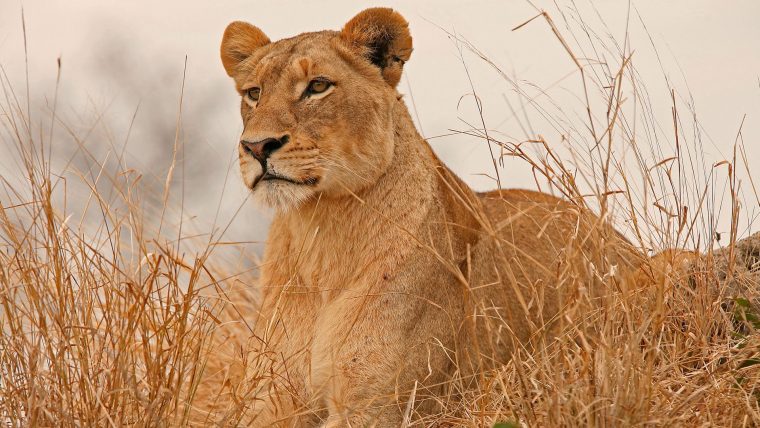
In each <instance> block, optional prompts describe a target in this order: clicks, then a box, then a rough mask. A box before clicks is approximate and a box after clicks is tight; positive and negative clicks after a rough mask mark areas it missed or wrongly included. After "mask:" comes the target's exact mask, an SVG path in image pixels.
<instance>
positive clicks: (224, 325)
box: [0, 14, 760, 426]
mask: <svg viewBox="0 0 760 428" xmlns="http://www.w3.org/2000/svg"><path fill="white" fill-rule="evenodd" d="M562 18H563V20H564V21H565V23H566V24H567V22H570V21H573V20H574V19H575V18H579V17H577V16H566V15H564V14H563V15H562ZM538 20H543V21H544V22H545V23H547V24H549V28H550V30H551V31H552V32H553V33H554V34H556V36H557V38H558V40H559V41H560V43H561V44H562V46H563V47H564V48H565V49H566V51H567V53H568V54H569V55H570V57H571V59H572V60H573V61H574V63H575V64H576V65H577V67H578V71H579V72H578V77H579V79H580V82H579V83H580V85H581V86H582V94H583V95H584V96H585V100H584V101H583V103H584V104H585V106H586V107H587V109H586V112H585V113H586V117H583V118H580V119H579V118H578V117H574V118H570V117H568V116H566V115H563V114H560V113H558V111H561V109H559V110H553V109H552V107H553V106H552V105H551V103H550V102H547V103H546V104H540V103H538V102H537V101H535V99H534V98H532V97H531V96H529V95H528V94H527V93H526V92H525V91H524V87H522V86H520V85H519V84H518V83H516V82H514V81H512V80H511V79H510V78H509V77H508V76H507V74H505V73H502V76H504V77H505V79H507V81H508V82H509V84H510V85H512V86H513V88H514V90H515V92H516V93H517V94H518V96H520V97H522V98H523V99H524V100H525V104H526V105H527V106H528V108H530V109H533V111H534V112H537V113H538V114H539V115H541V116H542V117H543V118H544V119H545V120H546V121H547V122H548V123H551V124H553V126H554V130H556V131H558V134H559V135H561V136H562V137H561V139H560V140H559V141H553V142H552V141H548V140H547V139H546V138H544V137H541V136H540V135H533V136H532V137H531V138H526V139H524V140H518V141H516V140H512V139H509V138H501V137H502V136H501V135H499V134H498V133H496V132H493V131H488V129H487V127H486V124H485V122H483V123H482V126H473V127H468V129H465V130H460V131H458V132H462V133H466V134H469V135H475V136H478V137H480V138H483V139H484V140H487V143H488V144H489V147H491V148H492V150H493V153H494V164H495V165H496V164H497V163H498V162H500V161H501V158H502V157H504V156H510V157H517V158H519V159H521V162H525V164H527V165H529V166H530V167H531V168H532V169H533V171H534V173H535V175H536V177H537V180H536V182H537V184H538V185H540V186H542V187H543V189H544V190H551V191H554V192H556V193H559V194H561V195H563V196H564V197H566V198H568V199H570V200H572V201H575V202H576V203H577V204H580V205H582V206H587V207H589V208H590V209H592V210H593V211H595V212H596V213H598V214H600V216H602V217H603V218H605V219H607V220H609V221H610V222H614V223H615V224H618V225H627V226H625V227H623V230H624V231H625V232H626V233H627V235H628V236H629V237H631V239H632V241H633V242H634V244H635V245H637V246H638V247H640V248H641V249H642V250H643V251H644V252H647V251H648V250H650V249H654V250H658V249H663V248H684V247H687V246H694V245H695V244H696V245H698V246H699V248H700V249H701V250H703V251H706V252H707V254H706V255H705V256H704V257H702V258H700V259H699V260H698V261H697V262H695V263H694V264H693V265H691V266H690V267H689V270H688V274H685V273H684V271H683V270H681V269H677V268H676V269H673V268H672V267H671V265H670V264H666V263H664V264H663V263H654V264H652V265H651V266H649V267H650V268H651V269H648V270H647V271H646V273H645V275H643V276H630V277H626V278H625V280H623V281H622V282H618V281H615V280H614V279H613V277H612V276H610V275H603V272H600V274H599V275H598V278H597V279H598V282H599V283H600V285H601V286H602V287H604V289H606V290H609V293H608V295H607V297H606V298H605V299H604V300H603V302H602V303H601V304H596V303H595V304H593V305H590V304H589V302H587V301H584V299H578V301H577V302H575V303H574V304H573V305H569V306H568V307H567V308H566V310H564V311H563V314H562V315H563V320H562V325H563V327H562V329H561V331H560V333H559V335H558V337H557V339H556V340H553V341H551V342H550V343H549V344H548V345H547V346H546V347H545V348H543V349H542V350H540V351H538V352H532V353H528V352H522V351H521V352H518V353H517V354H516V355H514V357H513V359H512V361H511V362H509V363H508V364H506V365H504V366H503V367H501V368H500V369H499V370H497V371H496V372H492V373H483V374H482V375H481V376H480V377H479V378H478V379H477V380H476V381H475V382H474V383H473V382H471V379H453V380H452V381H451V388H450V390H451V394H450V395H449V396H448V397H444V398H441V397H436V398H435V399H436V400H439V401H440V402H441V404H442V406H441V409H442V410H441V412H440V413H438V414H436V415H433V416H430V415H428V416H426V417H425V418H423V419H420V418H417V417H416V416H415V415H414V412H412V411H410V413H409V414H410V416H411V417H410V424H411V425H423V424H425V425H428V424H430V425H435V424H437V425H441V426H490V425H493V424H496V423H500V422H501V423H503V424H504V425H502V426H510V424H513V425H515V426H516V425H528V426H580V425H589V426H591V425H594V426H596V425H599V426H607V425H612V426H619V425H620V426H632V425H662V426H677V425H680V426H700V425H709V426H753V425H757V424H760V390H759V388H760V370H758V367H760V364H758V358H760V357H759V355H760V337H758V335H757V333H756V329H757V328H759V327H760V325H758V312H757V310H756V306H753V305H754V304H756V302H758V301H760V285H759V284H758V276H757V266H756V263H757V262H756V260H755V261H754V262H751V263H750V265H749V266H747V269H745V271H746V272H745V275H744V276H739V275H736V274H734V273H733V272H734V269H733V265H734V263H736V260H735V259H736V253H735V251H734V250H733V249H732V248H733V244H734V243H735V242H736V240H737V237H738V235H739V233H740V231H739V229H738V218H739V215H740V209H741V206H742V203H741V194H742V193H741V189H740V188H739V182H738V180H737V179H736V171H737V169H738V168H741V167H746V164H745V163H744V162H743V159H742V155H741V154H742V149H741V147H742V146H741V144H737V145H736V149H735V155H734V158H733V159H730V160H727V161H726V162H725V163H722V162H721V163H718V164H717V165H716V166H714V167H712V168H708V170H704V168H702V169H699V168H700V166H699V165H696V166H695V162H694V158H693V154H689V152H687V151H685V150H682V149H681V148H680V147H681V146H682V145H683V144H684V141H683V138H684V133H683V131H682V128H683V126H682V123H681V122H682V118H681V116H680V115H679V109H678V105H677V102H676V94H675V93H671V94H666V95H667V96H672V99H673V110H672V117H670V118H667V119H668V122H670V123H672V124H673V126H672V128H673V133H672V135H671V136H670V137H669V139H668V141H669V142H670V143H673V144H671V145H670V147H672V148H673V152H672V153H670V154H668V153H663V152H664V151H666V149H662V148H661V147H662V146H663V145H661V144H660V143H661V142H662V141H663V140H662V139H666V138H667V137H665V136H663V135H661V136H660V137H659V139H658V138H656V137H655V138H653V137H652V135H657V133H658V132H659V131H657V130H656V128H658V126H659V123H656V121H655V119H653V117H652V116H650V113H651V110H647V104H648V95H647V93H646V91H645V90H644V87H643V85H642V82H640V81H639V78H638V74H637V72H636V70H635V68H634V67H633V63H634V61H633V60H632V57H631V54H630V52H632V50H631V48H630V47H629V46H627V44H624V46H622V47H620V46H611V47H610V46H608V45H606V44H605V43H604V42H602V40H601V38H600V37H598V36H596V35H595V34H594V33H593V32H592V31H591V30H590V29H589V28H588V27H587V26H585V23H583V21H582V20H579V21H577V22H580V23H581V25H580V27H578V28H579V29H576V33H574V34H578V35H579V37H587V39H588V42H590V43H591V44H592V45H593V46H595V47H597V48H598V50H596V51H595V52H596V57H595V58H594V59H593V60H591V59H588V58H590V57H593V55H587V54H585V53H584V54H583V55H582V56H583V57H584V58H586V59H583V60H581V59H579V55H577V54H576V53H575V50H576V49H577V46H576V45H575V44H574V43H571V42H569V41H567V40H566V39H565V38H564V37H563V36H562V34H563V31H562V30H560V29H559V28H557V26H556V25H555V24H554V22H553V21H552V20H551V18H550V16H549V15H548V14H540V15H539V16H537V20H536V21H534V22H531V23H530V25H537V24H538ZM564 31H567V30H564ZM459 42H460V46H461V47H463V48H464V49H463V50H464V51H470V52H474V53H475V54H476V55H478V52H477V50H476V49H475V48H474V47H472V46H470V45H468V44H467V43H466V41H463V40H459ZM576 42H577V39H576ZM480 56H481V57H482V58H483V60H485V61H488V60H487V59H486V58H485V57H484V56H482V55H480ZM605 58H616V60H614V61H612V60H609V59H605ZM615 64H616V65H615ZM492 65H493V64H492ZM493 66H494V67H495V68H496V69H497V71H498V72H500V70H498V67H496V65H493ZM3 86H4V90H5V102H4V104H3V107H2V120H3V128H4V130H5V136H4V138H6V139H7V141H9V142H11V143H10V145H11V146H14V147H15V148H16V149H17V151H16V152H15V153H13V154H12V156H13V159H14V162H16V163H17V165H19V166H20V172H21V173H20V174H19V175H18V176H14V177H2V183H0V185H2V197H1V198H0V208H1V210H0V229H1V232H0V304H1V305H2V309H0V330H1V331H2V337H0V421H2V423H4V424H7V425H8V426H83V425H84V426H122V425H139V426H184V425H191V424H196V425H207V424H209V423H210V422H211V421H214V420H217V419H219V417H220V416H219V415H223V417H224V418H225V420H226V423H228V424H233V425H236V424H248V423H251V420H250V418H251V415H250V414H249V413H250V412H249V410H250V408H251V406H252V403H253V402H254V401H255V397H256V395H257V393H258V390H257V388H258V385H263V384H265V381H266V376H267V367H266V364H265V363H266V361H265V360H266V356H255V355H254V356H251V355H249V354H248V353H247V352H245V347H246V346H247V340H248V336H249V335H250V334H249V332H250V330H249V326H248V325H247V323H246V320H250V319H253V316H252V315H251V314H252V313H253V311H254V310H255V305H254V298H253V296H252V293H251V292H250V290H249V289H248V288H245V287H242V288H240V287H238V286H239V285H240V284H241V283H240V282H233V281H231V278H236V279H239V278H244V282H245V281H246V280H245V278H246V277H247V276H246V275H247V274H248V273H247V272H240V271H234V270H231V268H229V267H228V266H226V265H224V264H222V263H221V262H220V261H219V260H220V258H219V257H218V256H217V255H216V251H217V247H218V244H219V243H218V241H216V240H215V239H214V238H213V237H212V238H211V239H208V240H207V241H200V240H187V239H186V237H187V231H185V232H183V231H182V227H183V222H182V221H181V220H180V221H175V222H173V223H172V222H170V221H169V220H168V219H169V218H180V219H181V210H180V209H179V208H178V207H175V206H172V205H171V204H170V202H168V201H169V198H167V197H166V196H164V197H163V198H161V202H162V206H161V208H160V209H158V210H155V212H154V211H151V209H150V204H148V203H146V201H145V199H146V198H148V196H145V193H146V190H145V186H144V184H143V183H142V182H141V181H140V178H141V177H140V176H139V175H138V174H137V173H136V172H135V171H132V170H129V169H127V168H126V167H124V166H123V163H122V162H118V164H119V166H120V167H119V168H114V167H113V165H112V164H111V166H107V165H106V163H105V162H104V163H99V162H98V161H97V160H96V159H95V158H91V161H92V163H93V165H95V166H96V168H95V172H94V173H92V174H81V175H79V176H78V177H76V176H74V175H72V174H65V178H64V177H63V176H64V174H60V175H59V174H57V173H54V172H53V171H51V166H50V165H51V163H50V162H51V160H50V157H49V152H48V149H49V146H48V144H46V143H45V137H40V136H39V135H43V134H41V133H40V132H39V131H37V130H35V128H34V127H33V126H32V124H31V123H30V120H29V114H28V111H26V110H25V109H24V108H22V106H21V105H20V103H18V102H17V101H16V99H15V95H14V94H13V91H12V89H11V88H10V87H9V86H8V85H7V84H4V85H3ZM626 100H627V101H626ZM600 106H601V108H600ZM52 117H53V120H54V121H55V120H56V119H55V113H54V112H53V114H52ZM650 131H651V133H650ZM71 138H72V140H74V141H77V143H78V144H80V147H82V150H85V149H84V147H85V145H84V142H83V141H82V140H81V139H80V137H78V136H77V135H76V134H75V133H72V134H71ZM558 148H561V150H564V151H565V152H564V153H566V154H564V155H560V154H559V153H558ZM561 150H560V151H561ZM567 159H570V161H568V160H567ZM631 160H632V163H633V164H634V166H633V167H629V166H627V163H628V161H631ZM744 161H746V160H744ZM173 168H174V164H173V165H172V168H171V170H173ZM720 168H723V169H728V171H729V179H728V189H729V191H730V200H731V207H730V208H731V213H732V214H731V218H732V221H731V225H732V227H731V233H730V237H729V241H730V242H729V243H728V245H727V248H728V250H727V251H719V252H716V253H714V254H713V252H712V243H713V237H712V233H711V232H712V230H713V229H712V225H713V223H711V222H712V221H713V219H714V211H715V210H716V208H717V207H716V206H714V205H711V204H710V199H709V198H706V197H705V195H706V194H708V190H710V189H711V187H709V186H713V185H714V183H715V180H716V178H715V177H714V171H715V170H716V169H720ZM494 174H496V175H497V177H498V170H495V171H494ZM67 180H77V181H78V182H80V183H83V184H84V185H85V186H86V187H87V188H89V189H90V192H89V194H87V195H86V197H85V198H81V199H78V200H77V203H78V204H80V203H81V204H82V206H81V207H75V208H76V209H74V210H71V211H73V212H76V213H78V215H79V216H81V217H80V221H79V222H78V224H77V220H76V218H74V217H72V213H71V212H70V210H69V209H68V205H67V201H68V193H67V192H68V191H67V189H68V187H69V183H67ZM168 181H169V180H167V182H168ZM499 181H501V182H503V183H504V184H505V186H506V187H508V179H504V180H502V179H499ZM104 182H105V183H107V184H108V186H107V189H108V190H107V191H104V190H103V188H104V187H103V183H104ZM547 186H548V188H547ZM164 194H165V195H167V194H168V188H167V189H164ZM686 207H689V208H686ZM93 211H94V212H95V213H96V214H97V215H96V216H95V217H93V216H92V215H88V216H85V215H84V214H83V213H86V212H93ZM177 212H179V214H178V215H177ZM212 236H213V235H212ZM600 236H601V235H600ZM600 239H601V238H600ZM180 243H182V244H181V245H180ZM599 248H605V246H604V245H600V246H599ZM568 254H569V255H568V259H569V260H572V257H573V251H572V249H570V250H569V251H568ZM750 258H751V257H750ZM251 263H253V261H251ZM752 263H755V265H752ZM753 269H754V274H753ZM753 275H754V276H753ZM250 281H251V279H250V275H248V282H250ZM558 282H560V283H563V284H565V286H567V287H571V288H570V289H575V290H578V289H583V288H584V287H585V286H586V285H587V284H584V283H582V282H581V281H580V280H579V279H578V278H577V277H572V276H562V277H558ZM236 287H238V288H237V289H236ZM586 300H587V299H586ZM241 378H245V381H244V382H240V381H239V379H241ZM465 384H467V385H468V387H465V386H464V385H465ZM473 385H474V386H473ZM455 397H461V398H463V399H462V400H459V399H455ZM422 398H423V397H416V399H420V400H421V399H422ZM447 400H448V401H447ZM412 408H413V406H412V407H410V409H412ZM209 409H211V410H213V411H212V412H211V413H206V412H207V411H209ZM214 412H216V413H214Z"/></svg>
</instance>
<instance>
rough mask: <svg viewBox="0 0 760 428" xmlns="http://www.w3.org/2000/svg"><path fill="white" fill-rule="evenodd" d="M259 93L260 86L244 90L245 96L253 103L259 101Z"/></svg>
mask: <svg viewBox="0 0 760 428" xmlns="http://www.w3.org/2000/svg"><path fill="white" fill-rule="evenodd" d="M259 95H261V88H251V89H249V90H247V91H245V96H246V97H248V99H249V100H251V101H253V102H254V103H255V102H257V101H259Z"/></svg>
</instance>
